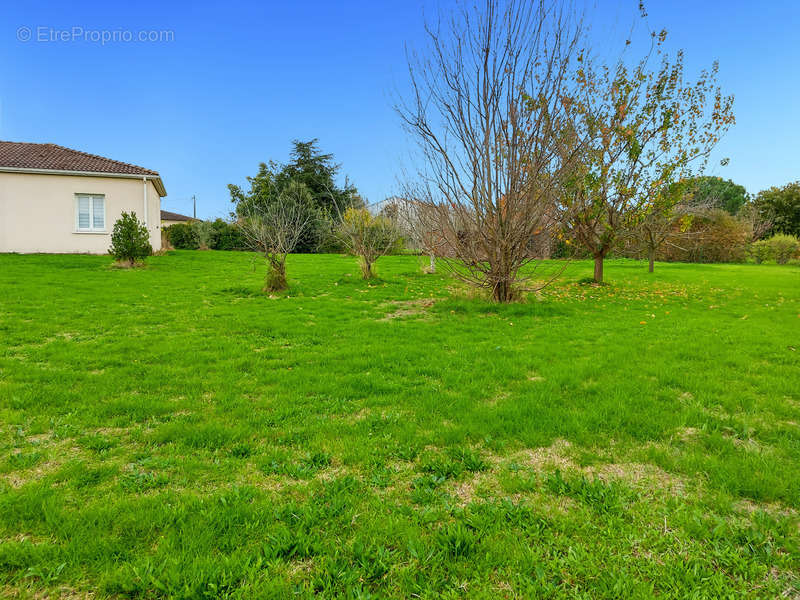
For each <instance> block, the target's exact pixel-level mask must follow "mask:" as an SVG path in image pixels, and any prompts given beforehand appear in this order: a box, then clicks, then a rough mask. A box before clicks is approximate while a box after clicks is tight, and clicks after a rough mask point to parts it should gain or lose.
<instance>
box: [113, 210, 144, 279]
mask: <svg viewBox="0 0 800 600" xmlns="http://www.w3.org/2000/svg"><path fill="white" fill-rule="evenodd" d="M108 252H109V254H111V255H112V256H113V257H114V258H116V259H117V261H118V262H121V263H124V262H127V263H128V264H129V265H130V266H134V265H135V264H136V263H137V262H138V261H141V260H143V259H145V258H146V257H148V256H150V255H151V254H152V253H153V247H152V246H151V245H150V235H149V234H148V233H147V228H146V227H145V226H144V224H143V223H142V222H141V221H139V219H137V218H136V214H135V213H133V212H130V213H127V212H124V213H122V216H121V217H120V218H119V219H117V222H116V223H114V231H113V232H112V233H111V247H110V248H109V249H108Z"/></svg>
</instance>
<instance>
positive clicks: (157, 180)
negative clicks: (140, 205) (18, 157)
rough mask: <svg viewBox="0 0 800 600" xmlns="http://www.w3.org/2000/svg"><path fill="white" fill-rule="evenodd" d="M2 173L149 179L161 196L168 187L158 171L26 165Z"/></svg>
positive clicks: (3, 170)
mask: <svg viewBox="0 0 800 600" xmlns="http://www.w3.org/2000/svg"><path fill="white" fill-rule="evenodd" d="M0 173H32V174H38V175H73V176H78V177H118V178H122V179H149V180H150V181H152V182H153V186H154V187H155V188H156V192H157V193H158V195H159V196H160V197H162V198H163V197H164V196H166V195H167V189H166V188H165V187H164V182H163V181H162V180H161V175H159V174H158V173H156V174H150V173H105V172H102V171H69V170H65V169H30V168H24V167H0Z"/></svg>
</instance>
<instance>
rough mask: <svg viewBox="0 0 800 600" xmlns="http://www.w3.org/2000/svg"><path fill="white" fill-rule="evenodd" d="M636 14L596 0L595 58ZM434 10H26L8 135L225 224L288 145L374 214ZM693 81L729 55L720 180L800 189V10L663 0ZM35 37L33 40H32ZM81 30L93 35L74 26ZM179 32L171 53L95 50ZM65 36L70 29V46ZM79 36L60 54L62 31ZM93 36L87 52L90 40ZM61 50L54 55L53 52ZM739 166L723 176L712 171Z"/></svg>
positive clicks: (277, 5) (321, 4) (7, 31)
mask: <svg viewBox="0 0 800 600" xmlns="http://www.w3.org/2000/svg"><path fill="white" fill-rule="evenodd" d="M636 5H637V1H636V0H632V1H625V2H622V1H618V2H614V1H612V0H597V3H596V8H595V9H594V10H593V13H594V18H593V21H594V28H593V33H592V37H593V39H594V40H596V42H597V44H598V45H601V44H602V43H603V40H607V39H609V38H610V37H613V36H614V35H624V32H625V31H626V30H627V28H628V26H629V24H630V23H631V22H633V16H634V15H635V14H636ZM438 6H442V7H445V8H446V7H447V6H448V2H446V1H445V0H441V1H436V2H434V1H423V0H397V1H394V0H393V1H389V0H385V1H380V0H378V1H361V0H352V1H348V0H338V1H336V2H331V1H330V0H328V1H316V0H310V1H306V2H274V3H272V2H264V1H237V0H230V1H228V2H225V3H220V2H214V3H202V2H191V3H179V2H163V1H161V2H138V3H129V4H128V5H122V4H121V3H113V2H71V3H65V2H37V1H28V2H14V3H6V5H5V6H4V8H3V15H2V20H0V139H3V140H14V141H31V142H53V143H57V144H61V145H64V146H69V147H72V148H76V149H79V150H84V151H87V152H92V153H95V154H101V155H104V156H108V157H110V158H114V159H117V160H124V161H127V162H132V163H136V164H140V165H142V166H145V167H148V168H152V169H156V170H158V171H160V173H161V175H162V177H163V179H164V182H165V184H166V187H167V191H168V192H169V195H168V196H167V197H166V198H165V199H164V200H163V202H162V207H163V208H165V209H170V210H175V211H178V212H190V211H191V200H190V197H191V196H192V195H193V194H196V196H197V200H198V216H202V217H213V216H224V215H226V214H227V212H228V210H229V206H230V202H229V195H228V191H227V187H226V186H227V184H228V183H238V184H243V183H244V180H245V177H246V176H247V175H251V174H253V173H255V171H256V169H257V165H258V163H259V162H261V161H267V160H269V159H275V160H278V161H283V160H286V159H287V158H288V152H289V150H290V146H291V140H292V139H295V138H298V139H310V138H312V137H317V138H319V139H320V143H321V146H322V149H323V150H325V151H326V152H332V153H334V154H335V156H336V159H337V161H338V162H340V163H341V164H342V173H343V174H346V175H348V176H349V177H350V179H351V180H352V181H353V182H354V183H355V184H356V185H357V186H358V188H359V189H360V191H361V192H362V193H363V194H364V195H365V196H366V197H367V198H369V200H370V201H378V200H381V199H383V198H384V197H386V196H388V195H391V194H392V193H393V192H395V191H396V178H397V176H398V174H399V173H400V164H401V162H403V161H406V163H407V160H408V148H409V142H408V140H407V139H406V137H405V134H404V132H403V130H402V129H401V127H400V125H399V121H398V119H397V117H396V115H395V114H394V112H393V110H392V98H393V95H394V93H395V92H396V91H400V92H402V90H403V89H404V86H405V84H406V82H407V74H406V66H405V65H406V62H405V50H404V47H405V45H406V44H410V45H411V46H419V45H420V44H421V43H422V24H423V10H425V11H427V13H428V14H432V13H434V12H435V11H436V8H437V7H438ZM647 8H648V12H649V24H650V26H651V27H652V28H653V29H661V28H662V27H663V28H667V29H668V30H669V32H670V44H671V45H672V46H673V47H675V48H677V47H681V48H684V49H685V50H686V54H687V65H688V66H689V67H690V70H691V71H692V72H696V71H697V70H698V69H700V68H701V67H704V66H708V65H710V64H711V62H712V61H713V60H714V59H719V61H720V65H721V72H720V83H721V84H722V86H723V89H724V90H725V91H726V92H727V93H732V94H734V95H735V96H736V102H735V114H736V117H737V121H738V122H737V125H736V126H735V127H734V128H733V130H731V132H729V133H728V135H727V136H726V137H725V138H724V140H723V141H722V143H721V144H720V145H719V147H718V149H717V151H716V155H715V161H714V162H712V166H711V168H710V172H711V173H713V174H716V175H721V176H723V177H726V178H731V179H733V180H734V181H736V182H738V183H741V184H743V185H744V186H745V187H747V189H748V190H749V191H750V192H757V191H758V190H760V189H763V188H766V187H769V186H772V185H782V184H784V183H787V182H789V181H794V180H797V179H800V153H798V140H800V45H798V44H797V31H798V30H800V3H798V2H795V1H793V0H769V1H767V2H763V3H756V2H751V1H745V0H730V1H726V2H716V1H714V0H701V1H698V0H694V1H687V0H650V1H649V2H648V3H647ZM20 28H28V32H29V33H30V35H31V39H29V40H27V41H20V39H18V38H19V37H22V38H24V37H25V35H26V33H25V31H24V30H21V29H20ZM73 28H81V29H82V31H83V33H82V34H81V33H80V30H73ZM102 30H108V31H115V30H117V31H130V32H132V34H133V35H137V34H138V32H139V31H170V32H172V40H171V41H169V40H168V41H160V42H159V41H155V42H120V41H111V42H109V43H106V44H103V43H101V42H100V41H94V38H96V37H97V36H99V35H100V34H99V33H98V32H100V31H102ZM60 32H66V33H63V34H62V33H60ZM73 33H75V37H77V38H80V39H77V40H71V39H70V40H67V41H63V40H62V41H59V40H55V39H52V38H55V37H57V36H59V35H67V36H68V37H71V36H72V35H73ZM83 38H88V39H83ZM50 40H52V41H50ZM722 157H729V158H730V164H729V165H728V166H726V167H720V166H715V165H718V161H719V159H720V158H722Z"/></svg>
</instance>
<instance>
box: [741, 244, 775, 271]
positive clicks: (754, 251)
mask: <svg viewBox="0 0 800 600" xmlns="http://www.w3.org/2000/svg"><path fill="white" fill-rule="evenodd" d="M747 255H748V256H749V257H750V258H751V259H752V260H753V262H755V263H756V264H757V265H760V264H761V263H763V262H767V261H768V260H771V259H772V258H773V257H774V255H773V252H772V247H771V246H770V244H769V243H768V242H767V240H757V241H755V242H753V243H752V244H750V245H749V246H748V247H747Z"/></svg>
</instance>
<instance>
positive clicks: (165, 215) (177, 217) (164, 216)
mask: <svg viewBox="0 0 800 600" xmlns="http://www.w3.org/2000/svg"><path fill="white" fill-rule="evenodd" d="M161 220H162V221H194V218H192V217H187V216H186V215H181V214H178V213H174V212H169V211H168V210H162V211H161Z"/></svg>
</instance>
